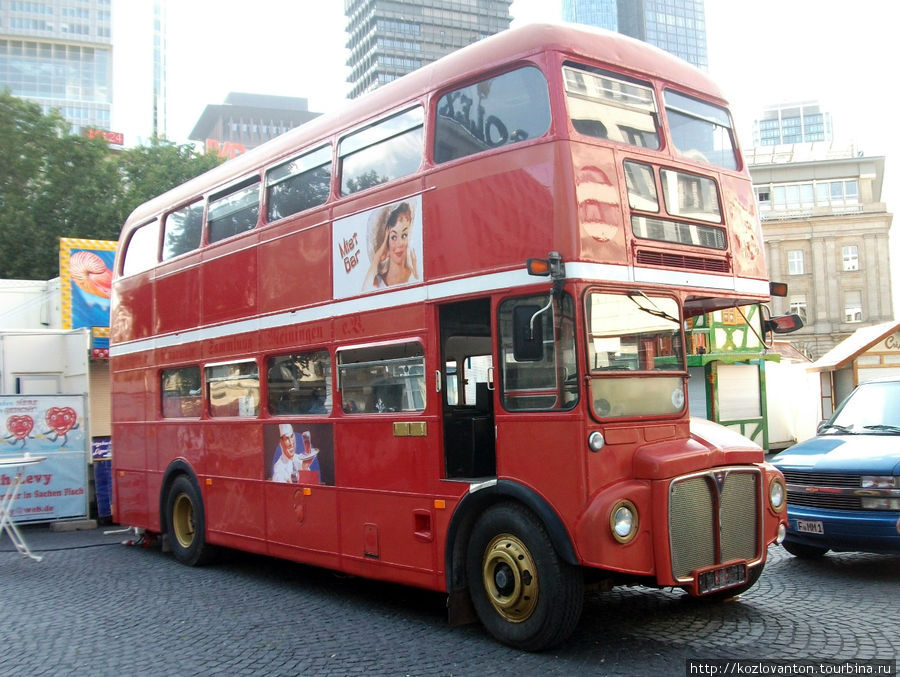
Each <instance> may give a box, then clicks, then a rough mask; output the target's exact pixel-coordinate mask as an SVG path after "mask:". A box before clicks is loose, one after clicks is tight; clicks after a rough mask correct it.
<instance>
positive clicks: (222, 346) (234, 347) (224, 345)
mask: <svg viewBox="0 0 900 677" xmlns="http://www.w3.org/2000/svg"><path fill="white" fill-rule="evenodd" d="M251 350H253V340H252V339H251V338H250V337H249V336H241V337H236V336H229V337H228V338H225V339H221V340H218V341H212V342H211V343H210V346H209V352H210V353H211V354H213V355H215V354H220V353H245V352H249V351H251Z"/></svg>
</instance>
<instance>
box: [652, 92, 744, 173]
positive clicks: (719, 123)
mask: <svg viewBox="0 0 900 677" xmlns="http://www.w3.org/2000/svg"><path fill="white" fill-rule="evenodd" d="M664 96H665V101H666V115H667V116H668V120H669V129H670V130H671V134H672V144H673V145H674V146H675V150H676V152H677V153H678V154H679V155H681V156H683V157H685V158H687V159H689V160H693V161H696V162H707V163H709V164H713V165H716V166H718V167H724V168H725V169H737V168H738V161H737V148H735V146H734V139H733V138H732V134H731V117H730V116H729V115H728V111H727V110H725V109H724V108H720V107H719V106H714V105H712V104H711V103H706V102H705V101H700V100H698V99H694V98H691V97H689V96H685V95H684V94H679V93H677V92H673V91H672V90H670V89H667V90H666V91H665V93H664Z"/></svg>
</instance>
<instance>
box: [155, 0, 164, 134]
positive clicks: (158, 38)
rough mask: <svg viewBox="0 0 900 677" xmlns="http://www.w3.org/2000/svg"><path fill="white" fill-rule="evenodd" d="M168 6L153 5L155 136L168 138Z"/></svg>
mask: <svg viewBox="0 0 900 677" xmlns="http://www.w3.org/2000/svg"><path fill="white" fill-rule="evenodd" d="M166 4H167V0H156V2H154V3H153V135H154V136H159V137H164V136H166Z"/></svg>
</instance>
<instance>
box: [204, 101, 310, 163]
mask: <svg viewBox="0 0 900 677" xmlns="http://www.w3.org/2000/svg"><path fill="white" fill-rule="evenodd" d="M319 115H320V113H314V112H312V111H310V110H309V107H308V104H307V101H306V99H304V98H300V97H292V96H271V95H266V94H246V93H243V92H231V93H230V94H228V96H227V97H225V103H224V104H218V105H209V106H207V107H206V108H205V109H204V111H203V114H202V115H201V116H200V119H199V120H197V124H196V125H194V129H193V130H192V131H191V133H190V135H189V137H188V138H190V139H191V140H192V141H202V142H203V143H205V145H206V152H208V153H209V152H216V153H218V154H219V155H221V156H222V157H235V156H236V155H242V154H243V153H244V152H245V151H248V150H250V149H251V148H255V147H256V146H258V145H260V144H262V143H265V142H266V141H268V140H269V139H274V138H275V137H276V136H278V135H279V134H283V133H284V132H286V131H288V130H289V129H293V128H294V127H298V126H300V125H302V124H303V123H304V122H308V121H309V120H312V119H313V118H315V117H318V116H319Z"/></svg>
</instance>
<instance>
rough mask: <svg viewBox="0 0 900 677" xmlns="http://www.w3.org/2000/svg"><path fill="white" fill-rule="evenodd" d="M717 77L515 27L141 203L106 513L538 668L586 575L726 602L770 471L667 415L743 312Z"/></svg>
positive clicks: (773, 502) (124, 315)
mask: <svg viewBox="0 0 900 677" xmlns="http://www.w3.org/2000/svg"><path fill="white" fill-rule="evenodd" d="M769 293H770V292H769V282H768V281H767V278H766V266H765V262H764V254H763V247H762V239H761V231H760V228H759V223H758V219H757V215H756V206H755V201H754V195H753V191H752V190H751V185H750V179H749V175H748V173H747V171H746V168H745V166H744V164H743V161H742V159H741V155H740V153H739V150H738V147H737V143H736V140H735V133H734V130H733V128H732V122H731V117H730V115H729V112H728V110H727V107H726V103H725V101H724V100H723V98H722V95H721V94H720V92H719V90H718V89H717V88H716V87H715V86H714V85H713V84H712V83H711V82H710V81H709V79H708V78H707V77H706V76H705V75H703V74H702V73H700V72H699V71H697V70H696V69H694V68H693V67H691V66H689V65H687V64H685V63H684V62H682V61H679V60H677V59H676V58H674V57H671V56H669V55H667V54H665V53H663V52H661V51H659V50H656V49H655V48H652V47H649V46H647V45H645V44H643V43H640V42H637V41H633V40H631V39H628V38H625V37H622V36H618V35H615V34H611V33H606V32H600V31H591V30H587V29H581V28H574V27H563V26H543V25H533V26H528V27H524V28H521V29H517V30H513V31H507V32H504V33H502V34H500V35H497V36H494V37H491V38H488V39H486V40H483V41H481V42H479V43H477V44H475V45H472V46H470V47H468V48H465V49H462V50H460V51H458V52H456V53H454V54H452V55H450V56H448V57H445V58H443V59H441V60H440V61H438V62H436V63H434V64H432V65H429V66H426V67H424V68H422V69H420V70H418V71H416V72H414V73H412V74H411V75H408V76H406V77H404V78H402V79H400V80H397V81H396V82H393V83H390V84H388V85H385V86H383V87H381V88H380V89H378V90H376V91H374V92H372V93H370V94H368V95H366V96H364V97H362V98H361V99H359V100H358V101H355V102H353V103H351V104H348V106H347V107H346V109H345V110H343V111H342V112H341V113H339V114H335V115H326V116H322V117H320V118H317V119H315V120H313V121H311V122H309V123H307V124H305V125H304V126H302V127H300V128H297V129H295V130H293V131H291V132H288V133H286V134H284V135H283V136H281V137H279V138H277V139H275V140H273V141H271V142H269V143H267V144H265V145H264V146H261V147H259V148H257V149H254V150H252V151H250V152H248V153H246V154H245V155H243V156H241V157H238V158H235V159H233V160H230V161H228V162H226V163H225V164H224V165H222V166H220V167H218V168H216V169H214V170H212V171H210V172H208V173H206V174H204V175H202V176H200V177H198V178H196V179H194V180H191V181H189V182H187V183H185V184H184V185H182V186H180V187H178V188H176V189H174V190H172V191H170V192H168V193H166V194H164V195H162V196H160V197H158V198H156V199H154V200H151V201H150V202H148V203H146V204H144V205H143V206H141V207H139V208H138V209H137V210H135V212H134V213H133V214H132V215H131V216H130V218H129V219H128V221H127V223H126V224H125V226H124V228H123V230H122V235H121V240H120V248H119V252H118V258H117V261H116V270H115V283H114V294H113V311H112V313H113V314H112V340H111V351H110V352H111V367H112V392H113V396H112V397H113V400H112V401H113V409H112V415H113V439H114V440H115V442H114V446H115V453H114V456H113V472H114V499H113V501H114V511H115V513H114V514H115V516H116V519H117V521H118V522H119V523H122V524H127V525H132V526H135V527H138V528H140V529H143V530H145V531H146V532H149V533H150V534H155V535H165V537H166V538H167V540H168V543H169V544H170V545H171V549H172V551H173V552H174V555H175V557H177V558H178V559H179V560H180V561H182V562H184V563H186V564H190V565H193V564H199V563H201V562H204V561H206V560H208V559H209V557H210V556H211V555H212V553H213V552H214V550H215V548H217V547H222V546H224V547H229V548H237V549H241V550H246V551H252V552H256V553H263V554H267V555H272V556H277V557H281V558H287V559H290V560H296V561H299V562H306V563H310V564H313V565H318V566H322V567H329V568H332V569H336V570H339V571H343V572H347V573H349V574H354V575H358V576H366V577H371V578H374V579H382V580H387V581H394V582H399V583H403V584H407V585H410V586H419V587H422V588H427V589H432V590H442V591H446V592H447V593H448V595H449V610H450V618H451V621H453V622H462V621H466V620H470V619H475V618H476V617H477V619H480V621H481V622H482V623H483V624H484V625H485V626H486V628H487V629H488V630H489V631H490V632H491V633H492V634H493V635H494V636H495V637H497V638H498V639H499V640H501V641H502V642H505V643H507V644H510V645H513V646H516V647H520V648H524V649H529V650H536V649H541V648H545V647H549V646H553V645H554V644H558V643H559V642H561V641H562V640H564V639H565V638H566V637H567V636H568V635H569V634H570V633H571V631H572V630H573V629H574V627H575V625H576V624H577V622H578V619H579V616H580V613H581V609H582V599H583V594H584V589H585V586H586V585H594V584H603V585H617V584H632V583H640V584H643V585H651V586H666V587H668V586H676V587H680V588H683V589H685V590H686V591H688V592H689V593H690V594H692V595H700V596H706V597H711V598H722V597H727V596H732V595H734V594H736V593H738V592H740V591H742V590H745V589H747V588H748V587H750V586H751V585H753V584H754V583H755V581H756V580H757V578H758V576H759V574H760V572H761V571H762V569H763V566H764V563H765V561H766V550H767V547H768V546H769V545H770V544H772V543H773V542H775V541H776V540H777V539H778V538H779V536H780V534H781V533H783V528H784V523H785V512H784V496H785V492H784V484H783V480H782V477H781V475H780V474H779V473H778V472H777V471H776V470H775V469H774V468H773V467H771V466H770V465H768V464H766V463H765V462H764V457H763V453H762V451H761V450H760V449H759V448H758V447H757V446H756V445H754V444H752V443H750V442H749V441H747V440H746V439H744V438H742V437H740V436H738V435H736V434H734V433H732V432H730V431H728V430H726V429H724V428H721V427H719V426H716V425H715V424H713V423H710V422H707V421H696V420H695V421H692V420H691V419H690V417H689V414H688V407H687V406H686V403H685V399H686V392H687V389H686V379H687V375H688V371H687V366H686V355H685V353H686V349H685V346H686V338H685V337H686V334H685V330H686V325H687V324H688V323H689V321H690V318H692V317H695V316H699V315H702V314H705V313H711V312H714V311H718V310H722V309H726V308H735V307H740V306H744V305H747V304H758V303H763V302H765V301H766V300H767V299H768V298H769Z"/></svg>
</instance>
